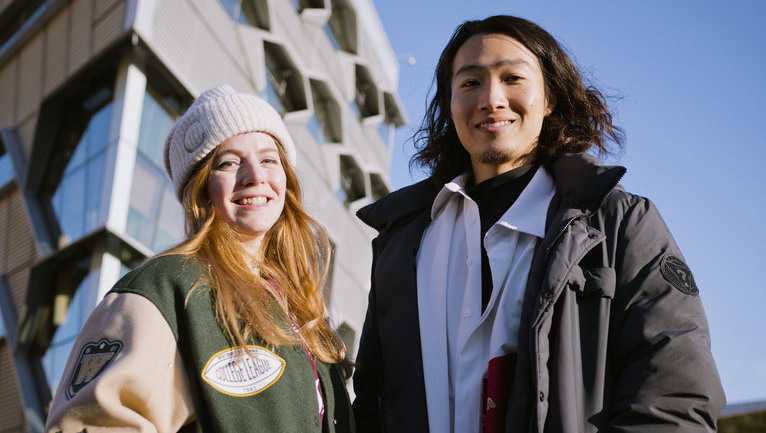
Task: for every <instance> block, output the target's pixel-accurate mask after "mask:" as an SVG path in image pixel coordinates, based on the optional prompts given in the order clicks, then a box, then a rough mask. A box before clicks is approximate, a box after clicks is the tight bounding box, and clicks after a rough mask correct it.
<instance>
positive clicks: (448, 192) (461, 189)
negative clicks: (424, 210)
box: [431, 173, 472, 220]
mask: <svg viewBox="0 0 766 433" xmlns="http://www.w3.org/2000/svg"><path fill="white" fill-rule="evenodd" d="M468 179H469V175H468V173H463V174H461V175H460V176H458V177H456V178H454V179H452V180H451V181H449V182H447V183H445V184H444V186H443V187H442V189H441V191H439V194H437V195H436V199H434V204H433V205H432V206H431V220H435V219H436V217H437V216H439V213H441V211H442V210H443V209H444V206H445V205H446V204H447V202H449V201H450V200H451V199H452V198H455V197H457V196H459V195H462V196H463V197H465V198H467V199H468V200H472V199H471V197H469V196H468V193H467V192H466V191H465V186H466V184H467V183H468Z"/></svg>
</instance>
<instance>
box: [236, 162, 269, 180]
mask: <svg viewBox="0 0 766 433" xmlns="http://www.w3.org/2000/svg"><path fill="white" fill-rule="evenodd" d="M239 177H240V183H241V184H242V185H255V184H258V183H262V182H263V181H264V180H263V170H261V167H259V166H258V165H257V164H253V163H250V162H244V163H242V164H241V165H240V167H239Z"/></svg>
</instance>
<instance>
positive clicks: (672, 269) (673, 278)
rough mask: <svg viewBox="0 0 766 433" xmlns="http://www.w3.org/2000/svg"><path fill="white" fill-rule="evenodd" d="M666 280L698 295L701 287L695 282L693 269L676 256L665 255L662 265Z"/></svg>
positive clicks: (676, 286) (661, 268)
mask: <svg viewBox="0 0 766 433" xmlns="http://www.w3.org/2000/svg"><path fill="white" fill-rule="evenodd" d="M660 270H661V271H662V276H663V277H665V281H667V282H668V283H670V285H672V286H673V287H675V288H676V289H678V290H680V291H681V292H683V293H686V294H687V295H694V296H696V295H698V294H699V289H698V288H697V284H696V283H695V282H694V276H692V271H691V269H689V267H688V266H686V263H684V261H683V260H681V259H679V258H678V257H676V256H665V257H663V258H662V263H661V265H660Z"/></svg>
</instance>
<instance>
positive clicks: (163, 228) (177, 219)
mask: <svg viewBox="0 0 766 433" xmlns="http://www.w3.org/2000/svg"><path fill="white" fill-rule="evenodd" d="M183 238H184V210H183V207H181V203H179V202H178V200H177V199H176V197H175V193H174V192H173V189H172V188H171V187H170V185H168V186H167V187H165V190H164V192H163V194H162V200H161V201H160V212H159V218H158V219H157V234H156V235H155V239H154V245H152V249H154V251H162V250H166V249H168V248H170V247H172V246H173V245H175V244H177V243H179V242H180V241H181V240H183Z"/></svg>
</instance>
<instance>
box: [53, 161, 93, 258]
mask: <svg viewBox="0 0 766 433" xmlns="http://www.w3.org/2000/svg"><path fill="white" fill-rule="evenodd" d="M85 181H86V176H85V171H84V170H75V171H74V172H72V173H69V174H67V175H66V177H64V179H63V180H62V181H61V185H59V189H58V190H57V191H56V194H55V195H54V203H57V204H58V205H59V206H58V207H54V210H55V211H56V215H57V216H58V220H59V227H60V228H61V234H62V235H63V236H64V237H65V238H66V239H67V242H68V243H69V242H73V241H74V240H76V239H78V238H80V236H82V235H83V232H84V231H85V221H84V219H83V218H82V215H83V211H84V210H85V188H86V186H85ZM59 194H60V197H56V196H58V195H59Z"/></svg>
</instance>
